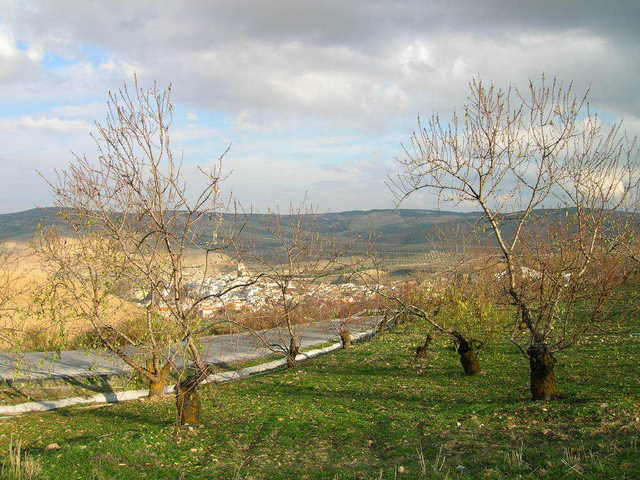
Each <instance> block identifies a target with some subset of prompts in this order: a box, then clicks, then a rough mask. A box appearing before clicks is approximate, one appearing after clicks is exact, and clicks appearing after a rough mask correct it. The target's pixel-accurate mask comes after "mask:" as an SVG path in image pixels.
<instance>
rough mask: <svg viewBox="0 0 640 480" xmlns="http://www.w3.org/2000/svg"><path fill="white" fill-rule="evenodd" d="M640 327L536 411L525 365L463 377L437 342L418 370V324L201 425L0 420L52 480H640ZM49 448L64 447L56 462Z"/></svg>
mask: <svg viewBox="0 0 640 480" xmlns="http://www.w3.org/2000/svg"><path fill="white" fill-rule="evenodd" d="M639 331H640V325H638V324H637V323H636V324H634V325H631V326H630V327H629V328H628V329H627V330H626V331H624V332H623V333H618V334H616V335H607V334H602V335H598V336H593V337H590V338H588V339H587V341H586V342H585V344H584V345H581V346H580V347H578V348H577V349H575V350H573V351H570V352H568V353H567V354H565V355H563V356H561V357H560V358H559V364H558V366H557V373H558V376H559V381H560V384H561V387H562V389H563V391H564V393H565V398H564V399H562V400H559V401H555V402H550V403H544V402H540V403H534V402H531V401H529V400H528V396H529V392H528V385H527V380H528V379H527V375H528V369H527V365H526V360H525V359H524V358H523V357H522V356H521V355H520V354H517V353H516V352H515V351H514V349H513V348H512V347H511V346H508V345H506V344H504V345H503V344H497V345H490V346H488V347H487V348H486V350H484V351H483V354H482V357H481V360H482V362H483V367H484V372H483V373H482V374H480V375H478V376H476V377H470V378H467V377H464V376H463V375H462V374H461V372H460V367H459V365H458V363H457V359H456V358H455V357H456V355H455V354H454V352H453V351H451V350H450V349H448V348H447V346H446V344H445V342H444V339H439V341H438V342H437V344H436V345H435V347H434V352H433V355H432V358H431V360H430V361H429V365H425V364H424V363H417V364H416V363H414V361H413V358H412V357H413V355H412V348H413V347H415V345H417V344H418V343H419V342H420V341H421V339H422V336H423V334H424V326H423V325H420V324H419V323H415V324H407V325H402V326H400V327H399V328H398V329H397V330H395V331H393V332H390V333H385V334H383V335H381V336H380V337H378V338H376V339H374V340H373V341H371V342H369V343H365V344H360V345H357V346H355V347H354V348H353V349H351V350H347V351H340V352H336V353H334V354H331V355H328V356H325V357H321V358H318V359H314V360H312V361H309V362H307V363H304V364H301V365H300V367H299V368H298V369H296V370H293V371H282V372H279V373H273V374H270V375H265V376H262V377H255V378H252V379H247V380H245V381H241V382H238V383H234V384H226V385H216V386H206V387H203V390H202V393H203V397H204V398H203V404H204V415H203V417H204V424H203V425H201V426H197V427H194V428H178V427H176V425H175V418H174V416H175V408H174V405H173V402H172V401H171V399H167V400H166V401H161V402H130V403H123V404H118V405H112V406H106V407H103V408H86V407H85V408H73V409H65V410H60V411H56V412H52V413H45V414H33V415H27V416H22V417H19V418H9V419H4V420H2V421H1V422H0V449H2V450H3V451H7V448H8V445H9V442H10V440H11V439H13V441H14V442H15V441H16V440H17V439H21V440H22V442H23V448H24V449H25V451H26V452H27V455H29V456H30V457H31V458H32V459H34V460H35V461H36V462H37V463H38V464H39V465H40V467H41V468H42V472H41V474H40V476H39V477H34V478H46V479H60V478H69V479H139V478H149V479H396V478H400V479H402V478H406V479H410V478H426V479H428V478H439V479H440V478H449V479H472V478H488V479H501V478H504V479H514V478H521V479H537V478H550V479H571V478H576V479H577V478H580V479H592V480H596V479H597V480H603V479H636V478H640V442H639V433H640V366H639V365H638V356H637V355H638V351H640V336H639V335H637V333H638V332H639ZM51 443H57V444H59V446H60V448H59V449H52V450H46V448H45V447H46V446H47V445H48V444H51Z"/></svg>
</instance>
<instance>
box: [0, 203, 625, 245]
mask: <svg viewBox="0 0 640 480" xmlns="http://www.w3.org/2000/svg"><path fill="white" fill-rule="evenodd" d="M58 213H59V210H58V209H57V208H35V209H31V210H25V211H23V212H16V213H8V214H2V215H0V241H29V240H31V239H32V238H33V236H34V234H35V233H36V232H37V231H38V229H40V228H42V227H47V226H59V227H60V228H62V230H63V231H64V224H63V223H62V222H61V220H60V218H59V217H58ZM569 213H570V210H567V209H547V210H538V211H536V212H534V216H538V217H539V219H538V220H537V225H539V226H540V228H541V229H544V225H545V224H546V225H549V224H550V222H552V221H553V219H556V220H558V219H560V220H561V218H559V217H564V216H566V215H567V214H569ZM618 215H620V214H616V216H618ZM518 216H519V214H518V213H517V212H516V213H513V214H510V215H508V216H506V217H505V218H503V233H504V235H505V237H506V238H509V237H510V236H511V234H512V232H513V230H514V227H515V225H516V221H517V219H518ZM313 217H314V220H315V228H316V229H317V230H318V231H319V232H320V233H322V234H330V235H333V236H336V237H338V238H345V239H346V238H354V237H360V238H367V237H369V236H373V237H374V238H375V244H376V250H377V251H378V253H381V254H384V255H385V256H386V255H411V254H416V253H422V252H425V251H429V250H432V249H434V248H438V247H440V246H442V245H444V244H448V245H449V246H453V245H456V244H460V243H462V239H463V238H464V239H466V240H469V239H472V240H473V241H475V242H477V241H486V242H489V243H493V236H492V235H491V233H490V229H489V228H488V225H486V224H485V220H484V219H483V216H482V214H481V213H479V212H468V213H465V212H450V211H441V210H420V209H386V210H352V211H346V212H336V213H319V214H314V215H313ZM290 220H291V217H287V216H284V218H283V220H282V221H283V223H285V224H286V223H287V222H288V221H290ZM225 221H226V222H227V223H228V224H233V223H236V224H240V223H241V224H243V225H244V227H243V232H242V239H243V241H244V242H246V243H250V244H251V245H253V246H255V248H256V249H257V250H261V251H264V252H268V251H269V249H270V247H271V246H273V243H272V242H273V239H271V238H270V235H269V230H268V229H269V226H270V225H271V224H272V222H273V215H270V214H243V215H240V216H233V215H225ZM478 227H479V228H478ZM471 232H473V235H469V234H470V233H471ZM197 233H198V235H200V236H202V237H203V238H211V235H212V231H211V230H210V229H208V228H207V226H206V225H203V226H202V227H201V228H200V229H199V231H198V232H197ZM485 244H486V243H485Z"/></svg>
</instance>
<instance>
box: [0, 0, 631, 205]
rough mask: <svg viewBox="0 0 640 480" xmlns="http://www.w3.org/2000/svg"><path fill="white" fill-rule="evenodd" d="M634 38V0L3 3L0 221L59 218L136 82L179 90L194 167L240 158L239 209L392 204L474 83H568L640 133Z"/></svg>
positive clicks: (233, 168)
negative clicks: (21, 216)
mask: <svg viewBox="0 0 640 480" xmlns="http://www.w3.org/2000/svg"><path fill="white" fill-rule="evenodd" d="M638 25H640V1H638V0H628V1H624V0H618V1H616V0H609V1H606V2H605V1H601V0H581V1H579V0H531V1H518V0H508V1H507V0H456V1H454V2H452V1H451V0H446V1H444V0H443V1H440V0H432V1H427V0H419V1H412V0H406V1H397V0H396V1H393V0H388V1H378V0H363V1H360V0H349V1H344V0H341V1H337V0H336V1H334V0H327V1H321V0H315V1H306V0H297V1H295V0H276V1H273V0H271V1H257V0H230V1H222V0H208V1H205V0H202V1H198V0H192V1H187V0H185V1H171V2H170V1H164V0H148V1H147V0H109V1H106V0H105V1H97V0H96V1H89V0H78V1H70V0H56V1H55V2H54V1H48V0H42V1H28V0H0V105H2V108H1V109H0V145H2V148H1V149H0V182H1V183H0V186H1V188H0V213H6V212H13V211H18V210H25V209H29V208H33V207H36V206H40V207H41V206H48V205H51V204H52V198H51V195H50V191H49V188H48V186H47V183H46V181H45V179H47V178H52V177H53V175H54V173H55V170H56V169H64V168H65V167H66V166H67V165H68V163H69V162H70V161H72V158H73V156H72V154H71V152H76V153H79V154H86V155H87V156H88V157H91V155H95V152H96V148H95V144H94V143H93V141H92V140H91V137H90V135H89V133H90V131H91V130H92V128H93V124H94V122H95V121H100V120H102V119H104V116H105V101H106V95H107V92H108V91H109V90H110V89H111V90H113V89H117V88H119V87H121V86H122V85H123V83H124V82H130V81H131V79H132V76H133V75H134V74H137V75H138V77H139V78H140V81H141V83H142V84H143V85H151V84H152V83H153V82H158V84H159V85H161V86H163V85H168V84H169V83H171V84H172V86H173V99H174V102H175V105H176V110H175V116H174V126H173V133H172V134H173V138H174V145H176V147H177V149H178V150H179V151H180V152H182V153H183V155H184V162H185V164H187V165H190V166H192V167H194V168H192V169H191V171H196V169H195V166H196V165H200V166H206V165H207V164H209V163H211V162H214V161H215V160H216V159H217V158H218V156H219V155H220V153H222V152H223V151H224V150H225V149H226V148H227V146H229V145H231V148H230V151H229V153H228V154H227V156H226V157H225V159H224V167H225V170H226V171H227V172H228V173H230V176H229V179H228V180H227V182H226V184H225V188H226V189H227V191H228V192H232V193H233V195H234V196H235V197H236V198H237V199H238V200H239V201H240V202H241V203H242V204H243V205H245V207H252V208H253V209H254V210H256V211H264V210H266V209H268V208H280V209H283V208H286V207H287V205H288V204H289V202H300V201H303V200H304V199H305V198H306V199H307V200H308V201H310V202H311V203H313V204H314V205H316V206H317V208H318V209H319V210H320V211H343V210H355V209H363V210H364V209H374V208H393V207H394V206H395V203H394V198H393V195H392V194H391V192H390V191H389V189H388V188H387V186H386V184H385V180H386V178H387V176H388V175H390V174H393V172H394V171H395V169H396V165H395V160H394V159H395V158H397V157H398V156H400V155H401V154H402V147H401V144H402V143H403V142H406V141H407V140H408V138H409V135H410V134H411V132H412V131H413V130H414V129H415V128H416V118H417V116H418V115H420V116H422V117H429V116H431V115H432V114H434V113H439V114H441V115H442V116H445V117H446V116H447V115H449V114H450V113H451V112H452V111H453V110H454V109H456V108H458V109H459V108H460V107H461V105H462V104H463V103H464V101H465V99H466V95H467V91H468V83H469V81H470V80H471V79H472V78H473V77H480V78H482V79H484V80H486V81H490V82H494V83H495V84H497V85H499V86H502V87H506V86H507V85H509V84H512V85H515V86H516V87H517V86H521V87H522V86H526V83H527V80H528V79H537V78H539V77H540V75H541V74H542V73H545V74H546V75H547V76H557V77H558V78H560V79H562V80H564V81H573V82H574V84H575V87H576V90H577V91H582V90H584V89H585V88H587V87H590V89H591V105H592V108H593V109H595V110H596V111H598V112H599V113H601V114H602V115H603V117H604V118H611V119H622V120H623V121H624V126H625V128H626V129H627V130H628V131H629V132H630V134H632V135H633V134H636V133H638V132H640V93H639V91H638V79H639V78H640V28H638ZM187 180H189V179H187ZM435 202H436V201H435V198H434V197H433V196H431V195H430V194H428V193H419V194H416V195H414V196H412V197H411V198H409V199H408V200H407V201H405V202H404V203H403V204H402V206H403V207H406V208H434V207H436V203H435Z"/></svg>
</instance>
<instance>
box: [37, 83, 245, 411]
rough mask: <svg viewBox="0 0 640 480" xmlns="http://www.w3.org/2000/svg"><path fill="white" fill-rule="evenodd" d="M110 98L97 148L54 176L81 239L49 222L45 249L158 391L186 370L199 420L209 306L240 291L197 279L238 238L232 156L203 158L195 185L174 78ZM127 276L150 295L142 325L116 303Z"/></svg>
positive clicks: (189, 406)
mask: <svg viewBox="0 0 640 480" xmlns="http://www.w3.org/2000/svg"><path fill="white" fill-rule="evenodd" d="M107 106H108V114H107V116H106V119H105V121H104V122H98V123H96V128H95V132H94V133H93V135H92V136H93V138H94V140H95V143H96V147H97V154H96V155H95V156H92V157H87V156H85V155H74V158H73V161H72V162H71V163H70V164H69V166H68V167H67V168H66V169H65V170H63V171H60V172H58V175H57V178H55V179H53V180H51V181H50V182H49V183H50V185H51V188H52V190H53V193H54V195H55V199H56V204H57V206H58V207H59V208H60V214H61V216H62V218H63V220H64V221H65V224H66V225H67V227H68V228H69V229H70V231H71V233H72V237H73V240H72V241H71V242H72V244H70V245H65V241H67V240H65V239H64V238H61V236H60V235H59V234H56V233H55V232H53V233H48V234H45V235H44V236H43V241H44V243H43V246H42V248H41V251H42V252H44V253H45V255H46V257H47V259H48V260H49V261H50V264H51V265H53V266H54V267H55V274H56V278H57V279H58V281H59V282H60V284H61V286H63V287H64V288H65V289H66V291H67V292H69V293H70V294H71V295H70V296H71V298H72V299H74V303H75V305H76V308H77V310H78V312H79V313H80V314H81V315H82V316H83V317H84V318H85V319H86V320H88V322H89V323H90V324H91V325H92V326H93V328H94V331H95V333H96V334H97V335H98V337H99V339H100V340H101V343H102V344H103V345H104V346H105V347H106V348H108V349H109V350H110V351H112V352H114V353H115V354H116V355H118V356H119V357H120V358H121V359H122V360H123V361H124V362H125V363H126V364H128V365H129V366H130V367H131V368H132V369H134V370H135V371H136V372H139V373H140V374H141V375H142V376H144V377H145V378H147V379H148V380H149V382H150V384H151V388H150V392H151V394H152V395H153V394H161V393H162V392H163V391H164V388H165V387H166V384H167V382H168V373H169V371H170V370H172V371H173V372H174V374H175V375H176V377H177V380H178V385H177V389H176V393H177V399H176V401H177V407H178V413H179V418H180V421H181V423H195V422H198V421H199V399H198V394H197V389H198V385H199V384H200V383H201V381H202V380H203V379H204V378H206V377H207V376H208V375H209V374H210V373H211V366H210V365H209V363H208V362H207V359H205V358H204V357H203V354H202V349H201V348H200V345H199V342H198V336H199V335H201V334H202V333H203V332H205V331H206V330H207V324H206V323H205V321H204V320H202V319H201V318H200V316H199V315H197V308H198V305H200V304H201V303H202V302H203V301H205V300H207V299H208V298H210V297H214V296H215V297H220V296H222V295H224V294H225V293H227V291H228V290H224V291H221V292H216V293H215V294H214V293H207V292H206V291H205V290H204V289H202V288H193V289H192V290H189V288H188V285H187V284H191V285H193V283H194V282H195V283H198V282H200V286H202V284H203V282H204V280H205V279H206V278H207V276H208V275H209V273H210V265H209V259H210V257H211V255H212V254H214V253H215V252H217V251H219V250H221V249H223V248H225V247H226V244H225V243H224V242H225V241H231V238H232V234H233V232H227V231H224V222H223V216H222V215H221V213H220V212H221V210H222V208H223V207H224V206H225V205H224V203H223V197H222V194H221V190H220V188H221V183H222V181H223V175H222V170H221V161H222V156H221V157H220V158H219V159H218V161H217V162H216V163H215V164H214V166H213V167H212V168H210V169H208V170H205V169H203V168H199V169H198V171H197V178H195V180H194V183H196V184H197V185H199V186H200V187H199V189H198V190H196V188H195V187H193V186H192V185H191V184H189V185H188V184H187V181H186V179H185V174H184V170H183V169H184V165H183V161H182V159H181V158H177V157H176V155H175V153H174V151H173V148H172V144H171V136H170V129H171V125H172V115H173V104H172V102H171V87H168V88H166V89H160V88H158V87H157V86H156V85H154V86H153V87H152V88H150V89H143V88H141V87H140V86H139V84H138V81H137V79H136V80H135V82H134V85H133V86H132V87H131V88H130V87H127V86H126V85H125V86H124V87H123V88H122V89H121V90H119V91H118V92H110V93H109V97H108V103H107ZM225 153H226V152H225ZM223 156H224V154H223ZM219 239H223V240H219ZM224 239H227V240H224ZM194 251H195V252H200V253H201V254H202V255H203V258H204V266H203V267H202V268H201V269H200V270H199V271H198V272H197V273H193V272H191V273H188V272H187V270H186V269H185V254H186V253H187V252H190V253H193V252H194ZM122 282H125V283H127V284H129V285H130V286H131V288H132V289H133V290H135V291H137V293H138V294H139V295H140V296H141V297H145V298H144V301H143V302H142V303H143V305H144V308H143V309H142V312H141V313H140V314H139V315H138V318H136V322H137V324H136V329H134V330H135V332H138V334H136V335H135V336H132V335H131V333H130V331H129V330H125V329H123V328H122V326H121V325H119V324H117V323H116V322H115V321H114V320H113V317H112V316H111V315H110V309H109V308H108V303H109V299H110V298H113V297H114V296H115V295H114V294H115V291H114V290H115V288H116V285H118V284H119V283H122ZM241 286H242V285H234V286H232V287H230V289H231V288H240V287H241ZM194 292H196V293H194ZM202 292H204V293H202Z"/></svg>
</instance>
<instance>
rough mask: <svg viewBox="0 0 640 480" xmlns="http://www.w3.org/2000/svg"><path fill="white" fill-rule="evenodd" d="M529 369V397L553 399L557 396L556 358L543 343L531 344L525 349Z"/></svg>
mask: <svg viewBox="0 0 640 480" xmlns="http://www.w3.org/2000/svg"><path fill="white" fill-rule="evenodd" d="M527 354H528V355H529V366H530V369H531V398H532V399H533V400H553V399H556V398H558V396H559V394H558V384H557V382H556V374H555V371H554V369H553V368H554V365H555V363H556V359H555V358H554V357H553V354H552V353H551V352H549V350H548V348H547V346H546V345H545V344H538V345H532V346H530V347H529V348H528V349H527Z"/></svg>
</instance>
